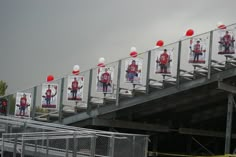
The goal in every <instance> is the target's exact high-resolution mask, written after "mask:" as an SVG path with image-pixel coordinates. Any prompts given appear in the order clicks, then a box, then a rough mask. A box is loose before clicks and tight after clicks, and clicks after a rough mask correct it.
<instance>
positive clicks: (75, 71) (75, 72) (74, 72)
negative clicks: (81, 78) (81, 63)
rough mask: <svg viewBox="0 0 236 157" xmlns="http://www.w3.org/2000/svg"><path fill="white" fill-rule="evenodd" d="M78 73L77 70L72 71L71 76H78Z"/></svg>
mask: <svg viewBox="0 0 236 157" xmlns="http://www.w3.org/2000/svg"><path fill="white" fill-rule="evenodd" d="M79 72H80V71H79V70H73V71H72V74H74V75H79Z"/></svg>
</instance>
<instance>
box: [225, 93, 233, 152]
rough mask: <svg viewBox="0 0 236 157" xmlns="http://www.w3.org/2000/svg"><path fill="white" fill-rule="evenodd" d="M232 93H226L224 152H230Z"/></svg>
mask: <svg viewBox="0 0 236 157" xmlns="http://www.w3.org/2000/svg"><path fill="white" fill-rule="evenodd" d="M233 99H234V97H233V94H232V93H230V94H229V95H228V111H227V121H226V133H225V154H230V145H231V128H232V119H233Z"/></svg>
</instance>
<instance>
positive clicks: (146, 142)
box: [143, 136, 148, 157]
mask: <svg viewBox="0 0 236 157" xmlns="http://www.w3.org/2000/svg"><path fill="white" fill-rule="evenodd" d="M147 153H148V136H147V137H146V138H145V150H144V155H143V156H144V157H147Z"/></svg>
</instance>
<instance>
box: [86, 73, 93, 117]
mask: <svg viewBox="0 0 236 157" xmlns="http://www.w3.org/2000/svg"><path fill="white" fill-rule="evenodd" d="M92 79H93V69H90V71H89V84H88V99H87V113H89V112H90V111H91V108H92V106H91V104H90V99H91V90H92V89H91V88H92Z"/></svg>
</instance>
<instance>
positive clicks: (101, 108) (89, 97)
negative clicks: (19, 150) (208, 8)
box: [8, 24, 236, 156]
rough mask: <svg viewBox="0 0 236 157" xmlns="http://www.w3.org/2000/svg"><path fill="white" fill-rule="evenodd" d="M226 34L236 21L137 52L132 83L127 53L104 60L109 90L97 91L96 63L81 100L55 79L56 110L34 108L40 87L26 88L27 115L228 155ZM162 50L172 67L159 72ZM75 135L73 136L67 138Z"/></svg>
mask: <svg viewBox="0 0 236 157" xmlns="http://www.w3.org/2000/svg"><path fill="white" fill-rule="evenodd" d="M226 31H230V32H231V33H232V34H231V35H232V36H233V35H234V31H235V24H233V25H230V26H227V30H219V29H217V30H212V31H209V32H207V33H204V34H200V35H197V36H194V37H190V38H185V39H182V40H179V41H177V42H175V43H172V44H170V45H166V46H165V47H160V48H156V49H152V50H148V51H146V52H144V53H141V54H139V55H138V58H141V59H142V70H141V75H140V78H141V80H142V81H141V82H140V83H137V84H136V83H135V84H134V83H127V81H124V80H125V77H126V66H127V64H126V63H127V62H126V61H127V60H129V59H130V58H126V59H122V60H119V61H116V62H113V63H110V64H106V67H112V68H113V69H114V75H113V80H112V86H113V92H111V93H107V94H103V93H102V92H96V87H97V83H98V82H97V72H98V71H99V68H100V67H96V68H93V69H90V70H88V71H85V72H81V74H80V76H83V77H84V85H83V88H84V89H83V100H82V101H67V100H66V99H67V98H66V97H67V95H68V93H67V92H66V91H67V89H68V85H67V82H68V78H67V77H64V78H60V79H58V80H54V81H53V82H52V83H55V84H58V87H59V88H58V91H59V92H58V99H59V103H58V107H57V109H54V110H40V109H39V106H40V104H41V102H40V101H41V98H42V96H41V91H42V85H39V86H35V87H33V88H30V89H26V90H23V91H21V92H26V93H27V92H28V93H32V95H33V100H32V105H31V113H30V116H31V118H30V119H31V120H34V121H38V122H40V121H45V122H47V123H51V124H52V125H59V124H62V125H67V126H70V127H72V126H73V127H81V128H87V129H98V130H103V131H112V132H125V133H132V134H134V133H135V134H145V135H148V136H149V137H150V143H149V146H148V150H149V151H151V152H154V155H157V154H158V153H160V152H168V153H170V154H171V153H183V154H191V155H202V154H204V155H217V154H232V153H234V149H235V147H236V141H235V138H236V135H235V134H234V133H235V131H236V128H235V126H234V125H233V124H234V123H233V121H234V120H235V117H234V116H233V113H234V109H235V101H234V94H235V92H236V87H235V86H236V57H235V47H234V39H233V40H232V43H231V47H232V50H231V51H230V52H222V44H221V38H222V33H225V32H226ZM193 39H197V40H200V41H201V42H204V43H205V44H204V45H203V46H204V48H205V52H204V53H205V54H204V55H205V60H204V64H198V63H192V62H190V59H189V57H191V56H190V54H191V51H190V49H191V47H190V46H191V44H192V40H193ZM163 49H167V50H171V51H172V52H173V53H172V54H171V55H172V58H173V59H172V61H173V62H172V71H171V72H170V73H157V74H156V73H155V70H156V69H155V68H156V64H155V62H156V57H157V56H156V54H157V53H158V52H159V51H163ZM202 55H203V54H202ZM131 60H132V59H131ZM139 72H140V71H139ZM13 104H14V103H13ZM15 107H16V106H14V105H9V106H8V115H14V111H15ZM62 134H63V133H62ZM72 136H73V133H72V134H71V135H68V138H69V139H71V138H72ZM26 139H27V138H26ZM142 146H144V147H146V145H145V144H144V145H143V144H142ZM44 151H47V150H44ZM66 152H67V151H64V152H63V153H66ZM146 155H147V154H146ZM150 155H153V154H150ZM118 156H119V155H118Z"/></svg>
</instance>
